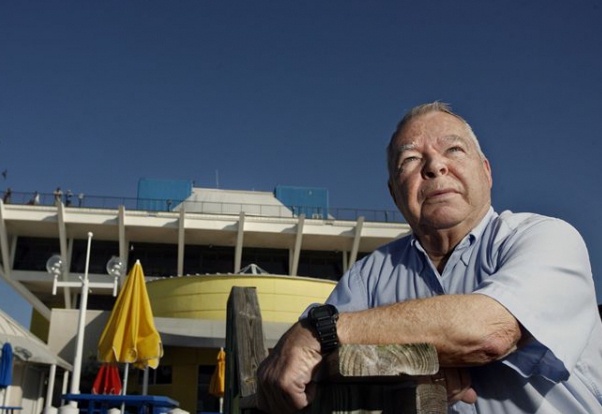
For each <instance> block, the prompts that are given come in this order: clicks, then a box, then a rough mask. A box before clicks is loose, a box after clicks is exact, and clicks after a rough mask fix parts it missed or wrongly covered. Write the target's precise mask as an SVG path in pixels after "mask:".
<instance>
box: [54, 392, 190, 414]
mask: <svg viewBox="0 0 602 414" xmlns="http://www.w3.org/2000/svg"><path fill="white" fill-rule="evenodd" d="M63 399H64V400H65V401H74V402H77V403H79V404H80V406H81V407H80V408H83V409H85V410H87V411H88V413H89V414H93V413H100V414H107V412H108V411H109V409H110V408H121V405H122V404H124V405H125V407H126V411H127V408H128V407H129V408H134V409H135V410H136V414H162V413H166V412H168V411H170V410H172V409H174V408H177V407H178V406H179V405H180V403H179V402H177V401H176V400H172V399H171V398H169V397H165V396H163V395H103V394H65V395H63Z"/></svg>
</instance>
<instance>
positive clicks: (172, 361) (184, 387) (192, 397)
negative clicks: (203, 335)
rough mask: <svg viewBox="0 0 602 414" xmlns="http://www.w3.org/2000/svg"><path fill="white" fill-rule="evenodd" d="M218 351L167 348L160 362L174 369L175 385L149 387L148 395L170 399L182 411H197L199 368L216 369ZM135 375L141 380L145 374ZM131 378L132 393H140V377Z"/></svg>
mask: <svg viewBox="0 0 602 414" xmlns="http://www.w3.org/2000/svg"><path fill="white" fill-rule="evenodd" d="M218 351H219V350H217V349H209V348H184V347H168V348H166V349H165V355H163V358H161V365H164V366H165V365H169V366H171V367H172V383H171V384H168V385H149V386H148V394H149V395H168V396H169V397H170V398H173V399H174V400H176V401H178V402H179V403H180V408H181V409H183V410H185V411H188V412H189V413H196V411H197V399H198V398H197V397H198V396H197V389H198V385H197V383H198V380H197V378H198V370H199V365H215V364H216V361H217V353H218ZM136 374H137V375H138V376H140V377H142V375H143V372H142V371H137V372H136ZM137 375H131V376H130V380H129V381H128V390H129V392H130V393H141V392H142V387H141V386H140V385H138V376H137Z"/></svg>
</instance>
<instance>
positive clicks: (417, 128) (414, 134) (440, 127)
mask: <svg viewBox="0 0 602 414" xmlns="http://www.w3.org/2000/svg"><path fill="white" fill-rule="evenodd" d="M461 138H463V139H466V140H467V141H469V140H470V139H469V133H468V127H467V125H466V124H465V123H464V122H463V121H462V120H461V119H460V118H458V117H456V116H453V115H450V114H448V113H445V112H439V111H437V112H429V113H427V114H424V115H420V116H418V117H416V118H414V119H412V120H411V121H409V122H408V123H407V124H406V125H404V127H403V128H402V129H401V130H400V131H399V133H398V134H397V136H396V137H395V144H396V145H395V146H396V147H398V148H400V147H402V146H405V145H410V144H413V145H417V144H418V143H419V142H423V141H425V140H429V141H433V142H436V141H441V140H449V139H461Z"/></svg>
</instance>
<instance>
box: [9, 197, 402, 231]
mask: <svg viewBox="0 0 602 414" xmlns="http://www.w3.org/2000/svg"><path fill="white" fill-rule="evenodd" d="M36 194H37V197H36ZM59 199H60V201H61V202H62V203H63V204H64V205H65V207H79V208H96V209H111V210H114V209H117V208H119V206H124V207H125V208H126V209H127V210H137V211H152V212H159V211H166V212H169V211H178V210H179V209H180V208H181V206H182V204H184V208H185V209H186V213H191V214H194V213H203V214H226V215H228V214H236V215H237V214H239V213H240V212H241V211H244V212H245V214H248V215H256V216H265V217H297V216H299V215H300V214H305V216H306V218H307V219H321V220H347V221H355V220H357V219H358V218H359V217H364V220H366V221H369V222H382V223H404V222H405V220H404V219H403V216H402V215H401V213H399V211H396V210H375V209H355V208H337V207H329V208H327V209H325V208H322V207H315V206H280V205H262V204H251V203H222V202H215V201H212V202H209V201H190V200H171V199H150V198H144V199H143V198H137V197H111V196H90V195H85V194H71V195H69V194H62V196H60V198H59ZM56 200H57V197H56V196H55V195H54V194H53V193H33V192H18V191H13V192H11V194H10V197H6V194H5V196H4V203H5V204H27V205H41V206H52V205H55V203H56Z"/></svg>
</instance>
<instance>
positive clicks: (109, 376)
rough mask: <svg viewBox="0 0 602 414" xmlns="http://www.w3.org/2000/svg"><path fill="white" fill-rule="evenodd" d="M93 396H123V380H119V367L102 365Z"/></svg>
mask: <svg viewBox="0 0 602 414" xmlns="http://www.w3.org/2000/svg"><path fill="white" fill-rule="evenodd" d="M92 394H108V395H120V394H121V378H119V369H117V365H113V364H102V365H101V366H100V369H99V370H98V374H96V379H95V380H94V385H93V386H92Z"/></svg>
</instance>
